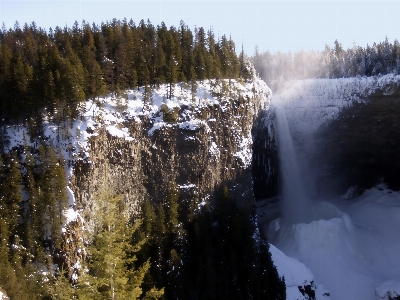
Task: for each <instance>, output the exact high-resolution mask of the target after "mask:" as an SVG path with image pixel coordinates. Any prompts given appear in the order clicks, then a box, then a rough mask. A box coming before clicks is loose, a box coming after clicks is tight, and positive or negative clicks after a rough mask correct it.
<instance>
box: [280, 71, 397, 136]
mask: <svg viewBox="0 0 400 300" xmlns="http://www.w3.org/2000/svg"><path fill="white" fill-rule="evenodd" d="M399 84H400V75H393V74H388V75H385V76H381V77H353V78H340V79H305V80H295V81H287V82H286V83H285V84H284V86H282V87H281V88H280V90H278V91H277V92H276V93H275V94H274V95H273V100H272V102H274V101H275V102H281V103H282V104H283V105H284V107H285V109H286V111H287V119H288V122H289V126H290V127H291V129H292V130H293V131H292V132H293V134H294V135H296V134H309V133H312V132H313V131H315V130H316V129H317V128H318V127H319V126H320V125H321V124H323V123H325V122H327V121H329V120H332V119H334V118H336V117H338V115H339V112H340V111H341V110H342V109H344V108H347V107H350V106H352V105H353V104H354V103H357V102H364V101H365V100H366V98H367V97H368V96H369V95H370V94H372V93H374V92H376V91H378V90H381V91H382V92H383V93H384V94H391V93H392V92H393V88H394V87H395V86H398V85H399Z"/></svg>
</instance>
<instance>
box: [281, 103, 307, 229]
mask: <svg viewBox="0 0 400 300" xmlns="http://www.w3.org/2000/svg"><path fill="white" fill-rule="evenodd" d="M275 115H276V126H277V132H278V150H279V162H280V174H281V182H282V215H283V221H284V223H287V224H296V223H300V222H304V221H305V220H306V219H307V215H308V213H307V212H308V209H309V206H310V204H311V201H310V199H309V197H307V194H306V191H305V189H304V184H303V180H302V174H301V171H300V166H299V162H298V157H297V153H296V151H295V148H294V145H293V139H292V136H291V134H290V130H289V124H288V121H287V118H286V112H285V108H284V107H283V106H282V105H280V104H279V103H278V104H275Z"/></svg>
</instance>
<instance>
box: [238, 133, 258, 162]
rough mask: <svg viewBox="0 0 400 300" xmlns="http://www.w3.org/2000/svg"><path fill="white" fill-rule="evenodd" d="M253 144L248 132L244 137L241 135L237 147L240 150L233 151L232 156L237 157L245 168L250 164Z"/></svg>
mask: <svg viewBox="0 0 400 300" xmlns="http://www.w3.org/2000/svg"><path fill="white" fill-rule="evenodd" d="M252 145H253V140H252V137H251V134H250V133H249V135H248V136H246V137H242V141H241V142H240V145H239V148H240V150H239V151H237V152H235V153H234V154H233V156H236V157H238V158H239V159H240V160H241V162H242V164H243V165H244V166H245V167H246V168H247V167H250V166H251V162H252V158H253V157H252V156H253V152H252V149H251V147H252Z"/></svg>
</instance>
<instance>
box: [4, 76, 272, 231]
mask: <svg viewBox="0 0 400 300" xmlns="http://www.w3.org/2000/svg"><path fill="white" fill-rule="evenodd" d="M196 85H197V86H196V87H195V88H196V89H195V92H191V89H192V88H193V87H191V86H190V85H187V84H177V85H175V86H174V87H173V90H174V93H173V96H172V97H171V99H167V98H166V97H167V95H168V92H169V89H170V87H169V86H168V85H161V86H160V87H159V88H157V89H153V90H152V91H151V92H150V93H148V94H147V95H145V93H144V90H142V89H140V90H128V91H126V92H125V93H123V94H121V95H119V96H115V95H109V96H107V97H106V98H99V99H97V100H95V101H92V100H90V101H87V102H86V103H85V104H84V107H83V110H84V113H83V115H82V116H81V117H80V119H78V120H75V121H73V122H72V123H71V124H70V125H69V124H64V126H62V125H61V126H56V125H55V124H53V123H52V122H51V120H45V124H44V137H42V138H43V139H44V140H46V141H47V143H48V144H53V145H54V146H55V147H56V148H61V152H62V154H63V156H64V158H65V159H66V161H67V166H68V167H69V170H68V173H69V179H70V182H69V187H70V191H72V193H70V205H71V208H70V214H69V215H70V216H72V217H74V216H76V214H73V213H72V211H73V210H75V211H79V213H80V215H81V216H82V217H83V218H84V220H85V223H86V227H87V228H89V229H90V228H91V226H92V225H93V222H94V221H93V220H92V219H91V215H92V210H93V209H94V207H93V203H94V201H93V200H94V198H95V197H96V194H97V192H98V191H99V189H100V188H101V187H102V186H103V185H104V184H107V185H108V186H109V188H110V189H111V190H112V191H113V192H114V193H117V194H120V195H123V199H124V201H125V202H126V203H127V204H128V206H129V209H130V212H131V213H136V212H138V205H139V204H140V203H141V202H142V201H143V199H145V198H149V199H150V200H152V201H155V202H158V201H161V200H162V198H163V197H164V196H165V193H166V190H167V189H168V188H169V186H170V184H171V183H176V184H177V186H178V188H179V189H180V191H181V198H182V200H183V201H186V200H188V201H189V199H190V201H196V202H197V204H200V203H205V201H206V200H207V199H209V197H212V195H213V192H214V190H215V189H216V188H217V187H219V186H220V185H221V184H227V185H228V186H229V187H230V189H231V192H232V194H233V196H234V197H235V198H237V199H238V200H239V199H240V200H241V201H242V203H244V204H246V203H247V204H249V205H252V203H253V188H252V180H251V163H252V133H251V130H252V127H253V121H254V119H255V118H256V117H257V116H258V115H259V114H260V112H261V110H268V108H269V102H270V97H271V91H270V89H269V88H268V87H267V86H266V85H265V83H264V82H263V81H261V80H259V79H257V78H255V79H254V80H253V81H251V82H250V81H249V82H247V83H240V82H237V81H235V80H218V81H215V80H209V81H204V82H198V83H197V84H196ZM24 134H25V135H27V136H28V139H27V140H28V145H30V146H32V147H35V146H36V145H37V144H36V143H35V142H34V141H33V142H30V141H29V132H28V129H27V128H25V127H22V126H12V127H8V128H7V136H8V140H9V142H8V144H7V145H6V149H5V150H6V151H9V150H10V149H12V148H15V147H17V148H18V147H21V146H22V145H23V143H24ZM185 199H186V200H185ZM72 206H74V208H72Z"/></svg>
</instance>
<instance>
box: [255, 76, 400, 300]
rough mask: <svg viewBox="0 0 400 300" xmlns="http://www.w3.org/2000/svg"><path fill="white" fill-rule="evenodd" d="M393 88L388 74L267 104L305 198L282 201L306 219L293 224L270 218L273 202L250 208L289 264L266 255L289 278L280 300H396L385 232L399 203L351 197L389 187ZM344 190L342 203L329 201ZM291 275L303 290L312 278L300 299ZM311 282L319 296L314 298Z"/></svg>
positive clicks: (380, 194)
mask: <svg viewBox="0 0 400 300" xmlns="http://www.w3.org/2000/svg"><path fill="white" fill-rule="evenodd" d="M399 83H400V76H393V75H387V76H382V77H377V78H349V79H335V80H304V81H297V82H292V83H290V85H288V86H287V89H286V90H284V91H281V92H279V93H277V94H276V95H274V96H273V99H272V105H274V103H275V101H277V102H279V103H281V105H282V106H283V107H284V109H285V118H287V119H288V123H289V128H290V134H291V136H292V137H293V140H294V145H295V150H296V152H297V153H296V154H297V156H298V158H299V165H300V175H301V176H300V178H299V179H298V180H299V182H300V183H301V185H302V186H303V187H304V188H305V189H306V196H307V200H309V202H304V201H301V199H292V201H297V200H298V201H299V202H301V203H300V205H302V204H303V205H305V206H306V207H305V208H304V209H303V210H305V211H306V214H305V215H302V216H301V217H302V221H301V222H294V223H289V224H288V223H287V222H286V223H285V222H284V221H285V220H282V218H279V216H280V214H281V212H280V211H279V210H280V208H279V207H278V205H277V204H276V202H275V201H274V199H270V200H267V201H263V202H260V203H259V205H258V206H259V209H258V216H259V218H258V220H259V222H260V223H261V224H263V225H264V226H265V227H264V229H265V231H266V232H267V235H268V237H269V240H270V241H271V242H272V243H273V244H274V245H275V246H277V248H279V249H280V250H281V251H283V253H285V254H286V255H288V256H289V258H288V257H285V256H284V255H283V254H282V253H280V252H279V251H276V249H274V248H273V251H272V256H273V259H274V260H275V263H276V264H277V268H278V271H279V272H280V274H281V275H285V277H290V278H294V279H293V280H292V279H291V280H290V281H287V287H288V291H291V292H293V294H292V296H290V295H291V292H290V293H289V292H288V297H289V298H288V299H307V298H308V299H310V298H309V297H311V298H312V297H313V296H316V299H324V298H327V297H329V298H330V299H341V300H342V299H349V300H350V299H371V300H372V299H395V298H396V297H398V295H399V292H400V289H399V286H400V284H399V282H400V278H399V276H398V272H397V270H398V266H399V263H400V261H399V259H398V255H397V253H398V251H399V243H398V242H397V241H398V240H399V236H398V233H396V231H393V228H397V227H398V226H399V225H400V223H399V218H398V216H397V215H398V208H399V203H400V202H399V195H398V193H397V192H393V191H392V190H390V189H388V188H387V186H385V185H379V186H377V187H376V188H374V189H371V190H367V191H364V193H363V194H362V195H361V196H359V197H357V198H355V199H352V198H354V197H355V196H356V195H357V194H359V192H360V191H362V190H363V188H365V187H369V186H371V185H373V184H376V183H377V182H378V181H379V180H384V181H387V182H388V183H389V184H390V186H392V187H396V184H398V183H399V181H398V177H396V176H395V175H394V174H395V173H396V170H398V167H397V162H396V161H397V160H398V155H399V154H398V153H399V152H398V145H397V143H398V141H399V140H400V136H399V135H400V134H399V128H398V126H399V124H398V105H399V100H400V97H399V86H400V85H399ZM278 134H279V132H278ZM280 153H282V152H281V151H280ZM282 159H285V158H284V157H283V158H282ZM390 162H391V163H392V166H393V168H390ZM280 174H281V176H283V175H284V174H283V173H282V172H281V173H280ZM282 180H283V181H284V180H285V178H283V179H282ZM355 185H357V186H358V187H360V188H357V187H355ZM349 187H351V188H350V189H349V190H348V192H347V193H346V194H345V195H344V196H343V197H342V198H332V195H335V194H336V195H337V194H340V193H341V191H343V190H344V189H345V188H349ZM283 196H285V193H283ZM328 196H329V197H330V199H329V200H327V197H328ZM310 203H311V205H310ZM296 205H299V204H298V203H297V204H296ZM283 209H285V208H284V207H283ZM283 213H284V214H285V212H283ZM274 218H276V219H275V220H274V221H272V222H270V221H271V220H272V219H274ZM290 257H293V258H296V259H297V260H299V261H300V262H301V263H303V264H305V265H306V266H307V267H308V268H310V270H311V272H312V274H311V276H310V274H308V275H307V274H306V273H304V272H299V268H300V270H302V267H299V265H298V262H296V261H291V258H290ZM299 273H302V274H303V277H304V281H305V282H307V280H308V282H309V283H311V281H310V280H315V282H314V287H313V286H312V284H310V286H311V287H308V290H309V293H308V294H307V293H304V291H305V286H304V287H303V288H302V289H303V291H302V290H301V289H300V288H299V289H296V286H297V285H299V284H301V283H302V277H301V276H299ZM304 274H305V275H304ZM306 275H307V276H306ZM317 282H318V283H321V284H323V286H324V287H325V288H327V291H324V292H323V293H322V294H321V293H319V292H318V290H319V289H320V290H321V287H320V285H318V283H317ZM318 294H320V295H319V296H318Z"/></svg>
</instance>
